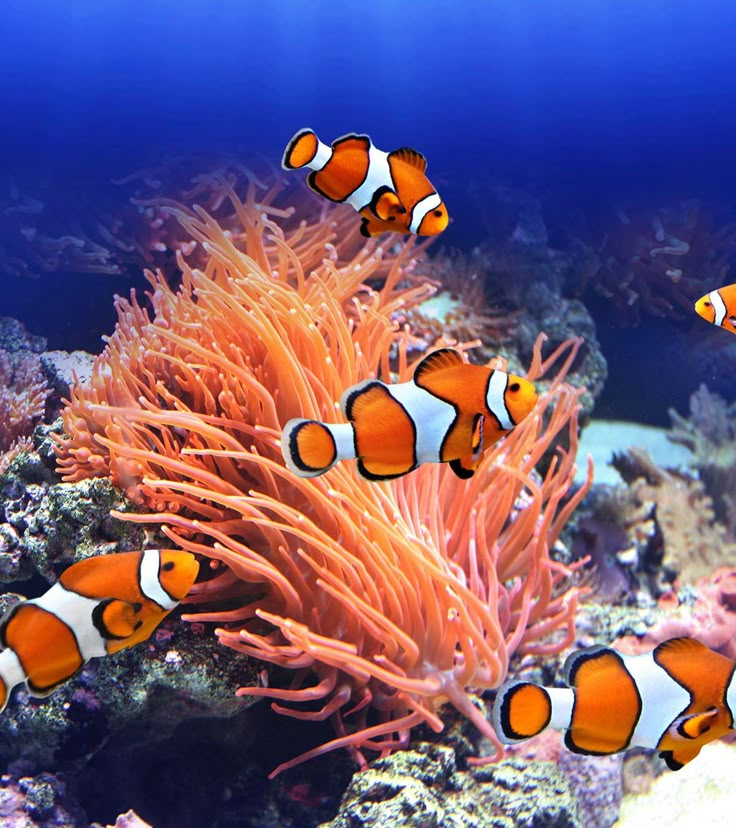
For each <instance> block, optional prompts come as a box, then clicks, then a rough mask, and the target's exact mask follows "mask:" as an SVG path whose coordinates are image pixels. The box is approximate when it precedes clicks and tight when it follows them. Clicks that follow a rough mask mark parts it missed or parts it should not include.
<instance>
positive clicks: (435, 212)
mask: <svg viewBox="0 0 736 828" xmlns="http://www.w3.org/2000/svg"><path fill="white" fill-rule="evenodd" d="M434 216H435V218H442V210H435V211H434Z"/></svg>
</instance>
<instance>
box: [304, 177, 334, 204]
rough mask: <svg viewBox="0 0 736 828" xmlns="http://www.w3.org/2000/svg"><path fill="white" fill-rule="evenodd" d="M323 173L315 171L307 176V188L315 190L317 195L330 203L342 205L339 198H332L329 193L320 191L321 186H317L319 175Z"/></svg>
mask: <svg viewBox="0 0 736 828" xmlns="http://www.w3.org/2000/svg"><path fill="white" fill-rule="evenodd" d="M320 172H322V170H314V171H312V172H311V173H309V175H308V176H307V186H308V187H309V189H310V190H314V192H315V193H317V195H321V196H322V197H323V198H326V199H327V200H328V201H332V202H334V203H335V204H341V203H342V202H341V201H340V199H339V198H332V196H329V195H327V193H326V192H325V191H324V190H322V189H320V186H319V184H317V173H320Z"/></svg>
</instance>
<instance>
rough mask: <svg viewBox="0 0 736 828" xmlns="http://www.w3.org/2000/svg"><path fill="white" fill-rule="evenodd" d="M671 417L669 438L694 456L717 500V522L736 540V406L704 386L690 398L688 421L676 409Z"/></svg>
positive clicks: (709, 489) (672, 410) (702, 478)
mask: <svg viewBox="0 0 736 828" xmlns="http://www.w3.org/2000/svg"><path fill="white" fill-rule="evenodd" d="M669 415H670V419H671V420H672V429H671V431H670V432H669V434H668V435H667V436H668V437H669V439H670V440H671V441H672V442H673V443H678V444H679V445H682V446H685V447H686V448H688V449H689V450H690V451H691V452H692V459H691V460H690V464H691V465H692V467H693V468H694V469H695V470H696V471H697V473H698V477H699V479H700V480H701V481H702V482H703V485H704V487H705V491H706V492H707V493H708V495H710V497H711V498H712V500H713V504H714V507H715V516H716V518H717V520H718V521H719V522H720V523H722V524H723V525H724V526H725V527H726V529H727V530H728V532H729V535H730V537H731V538H733V539H736V501H735V500H734V497H735V495H734V494H733V493H734V492H736V403H730V404H729V403H727V402H726V401H725V400H724V399H723V397H721V396H719V395H718V394H712V393H711V392H710V391H709V390H708V388H707V386H705V385H701V386H700V388H698V390H697V391H694V392H693V393H692V395H691V396H690V413H689V416H688V417H687V418H685V417H682V416H681V415H680V414H678V413H677V412H676V411H675V410H674V409H670V411H669Z"/></svg>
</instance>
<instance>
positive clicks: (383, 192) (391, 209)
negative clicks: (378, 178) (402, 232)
mask: <svg viewBox="0 0 736 828" xmlns="http://www.w3.org/2000/svg"><path fill="white" fill-rule="evenodd" d="M368 206H369V208H370V211H371V212H372V213H373V214H374V215H375V216H376V217H377V218H379V219H380V220H381V221H396V216H397V215H401V214H402V213H405V212H406V207H404V205H403V204H402V203H401V200H400V199H399V197H398V195H396V193H395V192H394V191H393V190H392V189H391V188H390V187H387V186H385V185H384V186H383V187H379V188H378V189H377V190H376V192H375V193H373V198H372V199H371V203H370V204H369V205H368Z"/></svg>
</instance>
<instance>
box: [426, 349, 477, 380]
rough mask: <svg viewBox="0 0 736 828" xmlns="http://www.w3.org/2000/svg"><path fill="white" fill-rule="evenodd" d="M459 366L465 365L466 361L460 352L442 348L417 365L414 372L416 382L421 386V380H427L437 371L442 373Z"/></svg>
mask: <svg viewBox="0 0 736 828" xmlns="http://www.w3.org/2000/svg"><path fill="white" fill-rule="evenodd" d="M458 365H465V360H464V359H463V355H462V354H461V353H460V351H456V350H455V349H454V348H440V349H439V350H438V351H432V353H431V354H428V355H427V356H426V357H424V359H423V360H422V361H421V362H420V363H419V365H417V368H416V371H414V382H415V383H416V384H417V385H421V384H422V383H421V380H422V379H426V378H427V377H428V376H429V375H430V374H432V373H434V372H435V371H442V370H443V369H445V368H457V366H458Z"/></svg>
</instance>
